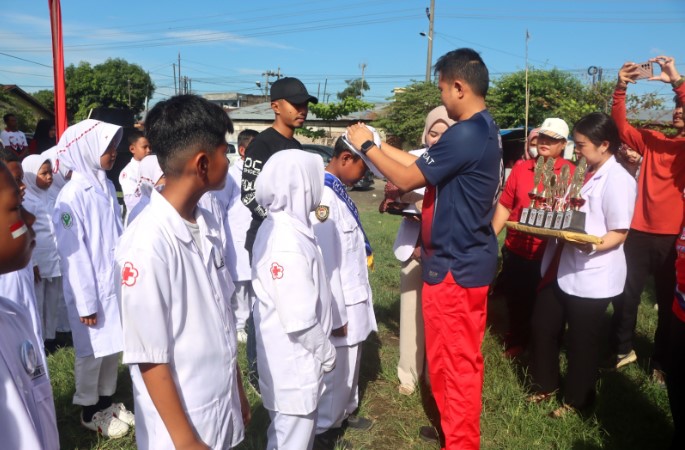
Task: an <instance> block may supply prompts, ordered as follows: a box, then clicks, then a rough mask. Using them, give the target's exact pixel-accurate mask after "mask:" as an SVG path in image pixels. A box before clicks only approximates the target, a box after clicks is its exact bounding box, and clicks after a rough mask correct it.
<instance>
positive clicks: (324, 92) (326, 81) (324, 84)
mask: <svg viewBox="0 0 685 450" xmlns="http://www.w3.org/2000/svg"><path fill="white" fill-rule="evenodd" d="M327 87H328V78H326V80H325V81H324V83H323V97H321V98H322V99H324V103H328V102H327V101H325V99H326V88H327Z"/></svg>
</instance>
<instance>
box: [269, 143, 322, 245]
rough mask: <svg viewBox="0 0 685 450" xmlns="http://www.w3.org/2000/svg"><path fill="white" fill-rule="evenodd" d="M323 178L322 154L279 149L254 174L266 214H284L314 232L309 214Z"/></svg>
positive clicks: (315, 204) (313, 206)
mask: <svg viewBox="0 0 685 450" xmlns="http://www.w3.org/2000/svg"><path fill="white" fill-rule="evenodd" d="M323 178H324V170H323V165H322V164H321V157H319V156H318V155H315V154H313V153H307V152H305V151H302V150H281V151H279V152H277V153H276V154H274V155H273V156H272V157H270V158H269V160H268V161H267V162H266V164H265V165H264V168H263V169H262V171H261V172H260V174H259V177H257V182H256V183H255V191H256V194H255V195H256V199H257V203H259V204H260V205H262V206H263V207H264V208H266V210H267V211H268V212H269V214H274V213H284V214H287V215H288V216H290V217H291V218H293V219H295V220H296V221H297V222H300V223H302V224H303V225H304V226H305V227H306V228H307V229H309V230H310V231H312V233H313V230H312V224H311V222H310V221H309V213H310V212H312V211H313V210H314V209H315V208H316V207H317V206H319V203H320V202H321V195H322V194H323Z"/></svg>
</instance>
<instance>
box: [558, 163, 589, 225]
mask: <svg viewBox="0 0 685 450" xmlns="http://www.w3.org/2000/svg"><path fill="white" fill-rule="evenodd" d="M586 172H587V161H586V160H585V158H581V159H580V162H579V163H578V167H576V171H575V172H574V173H573V180H572V181H571V187H570V188H569V193H568V197H569V201H568V207H567V208H568V209H567V210H566V211H565V212H564V221H563V223H562V225H561V229H562V230H569V231H577V232H580V233H584V232H585V213H584V212H582V211H580V207H581V206H583V205H584V204H585V199H584V198H583V197H581V195H580V191H581V189H582V187H583V183H584V182H585V173H586Z"/></svg>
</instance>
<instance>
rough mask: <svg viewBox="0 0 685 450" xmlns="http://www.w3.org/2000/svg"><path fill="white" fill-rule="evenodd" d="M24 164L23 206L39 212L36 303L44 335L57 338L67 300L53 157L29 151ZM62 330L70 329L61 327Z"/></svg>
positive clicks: (33, 260)
mask: <svg viewBox="0 0 685 450" xmlns="http://www.w3.org/2000/svg"><path fill="white" fill-rule="evenodd" d="M21 165H22V167H23V168H24V184H25V185H26V194H25V196H24V201H23V203H22V204H23V206H24V208H26V210H27V211H29V212H30V213H32V214H33V215H34V216H36V222H35V223H34V224H33V230H34V231H35V232H36V247H35V248H34V250H33V256H32V257H31V265H32V267H33V274H34V278H35V289H36V303H37V307H38V313H39V314H40V318H41V324H42V328H43V339H44V340H46V341H47V340H51V339H55V335H56V332H57V329H58V322H59V316H60V312H62V313H63V314H65V315H66V304H65V303H64V293H63V292H62V273H61V272H60V268H59V254H58V253H57V240H56V238H55V227H54V225H53V223H52V208H51V202H50V195H49V189H50V187H51V185H52V182H53V179H54V178H53V176H52V164H51V162H50V159H47V158H46V157H45V156H41V155H29V156H27V157H26V158H24V160H23V161H22V162H21ZM60 331H68V329H67V330H60Z"/></svg>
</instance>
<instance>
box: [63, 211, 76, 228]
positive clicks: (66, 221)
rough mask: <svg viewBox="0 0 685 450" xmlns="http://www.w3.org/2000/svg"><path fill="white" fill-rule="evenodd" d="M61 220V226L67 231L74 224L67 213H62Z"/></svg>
mask: <svg viewBox="0 0 685 450" xmlns="http://www.w3.org/2000/svg"><path fill="white" fill-rule="evenodd" d="M61 219H62V226H63V227H64V228H66V229H67V230H68V229H69V228H71V226H72V225H73V224H74V220H73V219H72V218H71V214H69V213H62V216H61Z"/></svg>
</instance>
